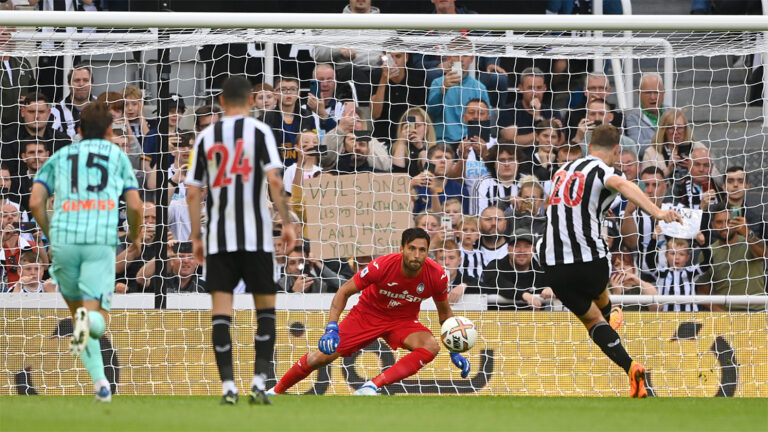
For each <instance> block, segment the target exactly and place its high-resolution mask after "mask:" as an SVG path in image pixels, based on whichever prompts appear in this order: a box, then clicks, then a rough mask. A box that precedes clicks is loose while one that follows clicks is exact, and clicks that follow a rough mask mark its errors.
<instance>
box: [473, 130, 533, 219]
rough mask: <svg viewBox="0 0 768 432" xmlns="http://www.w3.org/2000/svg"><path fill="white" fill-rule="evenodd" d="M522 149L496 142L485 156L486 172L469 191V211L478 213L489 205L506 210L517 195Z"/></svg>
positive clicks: (474, 213)
mask: <svg viewBox="0 0 768 432" xmlns="http://www.w3.org/2000/svg"><path fill="white" fill-rule="evenodd" d="M522 160H523V154H522V151H521V150H519V149H517V147H516V146H515V145H512V144H496V145H495V146H493V148H491V150H490V151H489V152H488V154H487V155H486V157H485V166H486V168H487V169H488V174H487V175H485V176H483V177H481V178H479V179H478V180H477V182H475V186H474V188H473V189H472V191H471V192H470V205H469V213H470V214H473V215H480V213H482V211H483V210H484V209H485V208H486V207H489V206H495V207H498V208H500V209H502V210H506V209H507V208H508V207H509V206H510V205H512V201H513V200H514V197H516V196H517V192H518V186H517V180H518V179H519V178H520V176H519V174H518V165H519V163H520V162H521V161H522Z"/></svg>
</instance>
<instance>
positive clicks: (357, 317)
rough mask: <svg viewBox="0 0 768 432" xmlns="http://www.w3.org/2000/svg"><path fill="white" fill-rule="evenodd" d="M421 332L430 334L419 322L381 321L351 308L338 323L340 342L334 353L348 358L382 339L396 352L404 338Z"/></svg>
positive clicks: (401, 320)
mask: <svg viewBox="0 0 768 432" xmlns="http://www.w3.org/2000/svg"><path fill="white" fill-rule="evenodd" d="M422 331H425V332H427V333H432V332H431V331H430V330H429V329H428V328H426V327H425V326H424V325H423V324H421V323H420V322H419V320H403V319H395V320H392V319H382V318H379V317H376V316H374V315H371V314H366V313H364V312H361V311H360V310H359V309H358V308H352V310H351V311H350V312H349V314H348V315H347V316H346V317H345V318H344V319H343V320H341V323H339V338H340V339H341V341H340V343H339V346H338V348H336V352H338V353H339V354H341V356H342V357H349V356H351V355H352V354H354V353H356V352H358V351H360V350H361V349H363V348H365V347H367V346H368V345H370V344H371V342H373V341H375V340H376V339H377V338H383V339H384V341H386V342H387V345H389V347H390V348H392V349H393V350H396V349H398V348H400V347H401V346H403V342H404V341H405V338H407V337H408V336H409V335H411V334H412V333H416V332H422Z"/></svg>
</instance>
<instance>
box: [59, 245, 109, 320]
mask: <svg viewBox="0 0 768 432" xmlns="http://www.w3.org/2000/svg"><path fill="white" fill-rule="evenodd" d="M51 255H52V259H53V264H52V265H51V276H53V279H54V280H55V281H56V283H58V285H59V290H60V291H61V294H62V295H63V296H64V298H65V299H67V300H99V301H100V302H101V308H102V309H104V310H109V309H110V308H111V307H112V294H113V293H114V292H115V247H114V246H105V245H58V246H56V245H54V246H52V247H51Z"/></svg>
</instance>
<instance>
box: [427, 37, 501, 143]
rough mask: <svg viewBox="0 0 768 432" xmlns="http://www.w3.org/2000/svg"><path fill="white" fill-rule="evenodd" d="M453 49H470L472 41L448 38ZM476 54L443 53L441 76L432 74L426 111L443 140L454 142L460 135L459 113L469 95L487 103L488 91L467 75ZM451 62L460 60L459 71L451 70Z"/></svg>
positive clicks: (470, 98) (460, 114)
mask: <svg viewBox="0 0 768 432" xmlns="http://www.w3.org/2000/svg"><path fill="white" fill-rule="evenodd" d="M451 44H453V46H454V47H455V49H464V50H468V49H471V42H470V41H469V40H467V39H466V38H464V37H459V38H456V39H454V41H452V42H450V43H449V45H451ZM474 60H475V58H474V57H473V56H471V55H462V56H457V55H452V56H443V61H442V63H440V65H441V67H442V71H443V76H441V77H438V78H435V79H434V80H433V81H432V83H431V87H430V89H429V94H428V97H427V112H428V113H429V116H430V117H431V118H432V120H433V121H434V122H435V123H434V126H435V132H436V133H437V139H438V140H440V141H446V142H457V141H461V139H462V138H463V135H464V134H463V132H464V127H463V126H462V121H461V116H462V114H464V107H465V106H466V104H467V102H469V101H470V100H472V99H482V100H483V102H485V103H486V104H487V105H489V106H490V104H491V102H490V100H489V99H488V92H487V90H486V88H485V85H483V84H482V83H481V82H480V81H478V80H476V79H474V78H472V77H471V76H470V75H469V68H470V66H471V65H472V62H474ZM453 62H460V63H461V70H462V72H461V73H460V74H459V73H458V72H456V71H454V70H452V66H451V65H452V64H453Z"/></svg>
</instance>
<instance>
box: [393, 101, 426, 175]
mask: <svg viewBox="0 0 768 432" xmlns="http://www.w3.org/2000/svg"><path fill="white" fill-rule="evenodd" d="M397 124H398V125H399V126H398V132H397V137H395V139H394V141H393V142H392V147H391V148H392V171H393V172H407V173H408V175H410V176H411V177H416V176H418V175H419V174H421V173H422V172H423V171H424V164H425V163H426V161H427V149H429V147H431V146H433V145H434V144H435V143H436V141H437V133H436V132H435V127H434V126H433V123H432V118H431V117H430V116H429V114H427V112H426V111H424V109H422V108H410V109H408V111H406V112H404V113H403V115H402V116H401V117H400V119H399V121H398V123H397ZM422 186H423V185H422Z"/></svg>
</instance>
